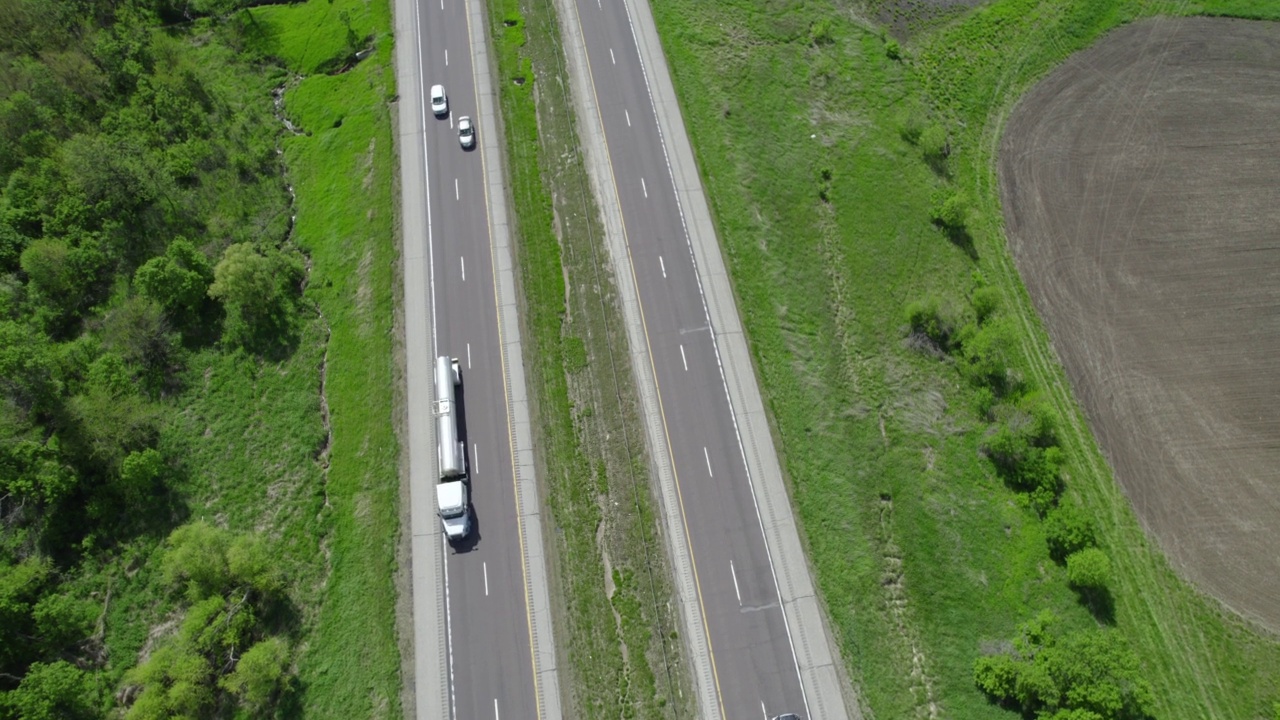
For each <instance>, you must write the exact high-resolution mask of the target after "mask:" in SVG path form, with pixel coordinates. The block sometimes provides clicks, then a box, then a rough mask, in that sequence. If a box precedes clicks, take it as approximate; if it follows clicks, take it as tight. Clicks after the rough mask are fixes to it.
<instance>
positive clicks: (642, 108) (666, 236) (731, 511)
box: [577, 0, 810, 719]
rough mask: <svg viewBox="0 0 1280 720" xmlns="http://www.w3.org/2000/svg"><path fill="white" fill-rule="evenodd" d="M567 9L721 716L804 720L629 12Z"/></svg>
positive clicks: (593, 6) (602, 6) (590, 3)
mask: <svg viewBox="0 0 1280 720" xmlns="http://www.w3.org/2000/svg"><path fill="white" fill-rule="evenodd" d="M577 15H578V18H579V23H580V33H581V37H582V39H583V41H584V42H585V47H586V54H587V59H588V63H589V68H590V80H591V86H592V91H593V92H594V95H595V105H596V107H597V109H598V112H599V115H600V121H601V123H602V125H603V128H604V137H605V142H606V145H607V151H608V157H609V164H610V166H611V171H612V172H611V174H612V182H613V185H614V187H615V188H616V194H617V199H618V203H619V205H620V209H621V215H622V224H623V232H624V234H625V238H626V244H627V249H628V253H629V255H630V265H631V268H632V271H633V273H634V279H635V284H636V289H637V292H638V295H639V304H640V307H641V311H642V317H643V324H644V336H645V340H646V342H647V345H648V349H649V355H650V358H651V361H652V370H653V375H654V378H655V380H656V385H657V389H658V405H659V411H660V413H661V416H662V424H663V434H664V435H665V440H666V445H667V447H668V449H669V452H670V458H671V465H672V469H673V474H674V476H675V481H676V487H677V492H678V502H679V506H680V509H681V514H682V515H683V519H684V525H685V527H686V528H687V538H688V545H689V551H690V552H691V554H692V556H693V566H694V574H695V582H696V588H697V596H698V597H697V598H696V602H697V604H698V607H697V609H696V611H697V612H698V613H700V614H701V615H702V617H703V618H704V622H705V626H706V630H707V636H708V640H709V643H708V644H709V655H710V660H711V666H712V682H713V683H714V685H715V688H716V696H718V704H719V708H718V710H719V714H721V715H723V716H724V717H726V718H734V719H737V718H760V717H765V718H769V717H773V716H774V715H777V714H780V713H783V712H796V713H800V714H801V715H802V716H803V717H806V718H807V717H810V714H809V709H808V707H807V705H808V703H807V700H806V696H805V691H804V688H803V686H802V683H801V679H800V670H799V665H798V662H797V658H796V652H795V649H794V647H793V643H792V638H791V632H790V628H789V624H788V619H787V616H786V614H784V612H783V608H782V602H781V598H780V592H779V587H778V581H777V578H776V576H775V569H774V565H773V558H772V557H771V554H770V549H769V547H768V546H767V544H766V542H765V537H764V529H763V522H762V519H761V514H760V510H759V508H758V507H757V504H756V494H755V492H754V491H753V488H752V484H751V483H752V478H751V477H750V475H749V474H748V471H747V466H746V458H745V456H744V450H743V445H742V443H741V441H740V439H739V435H738V426H737V422H736V420H735V417H734V413H733V411H732V409H731V407H730V404H729V397H728V394H727V389H726V383H725V379H724V375H723V373H722V369H721V359H720V356H719V353H718V350H717V347H716V342H715V337H714V335H713V333H712V328H711V327H710V320H709V314H708V310H707V306H706V303H705V301H704V298H703V289H702V285H701V284H700V282H699V279H698V275H697V272H696V269H695V267H694V256H693V254H692V252H691V246H690V244H689V239H688V234H687V233H686V230H685V226H684V224H685V219H684V216H683V214H682V209H681V207H680V204H679V202H678V201H677V196H676V192H675V186H674V183H673V177H672V171H671V168H670V167H669V165H668V162H667V153H666V149H665V147H664V145H663V138H662V136H661V134H660V130H659V126H658V122H657V117H656V114H655V109H654V105H653V101H652V99H651V97H650V87H649V80H648V78H647V77H646V76H645V72H644V69H643V67H642V64H641V62H640V56H639V49H638V45H637V41H636V36H635V34H634V33H633V30H632V24H631V20H630V18H629V16H628V12H627V8H626V6H625V5H624V4H623V3H621V2H618V1H617V0H614V1H612V2H602V1H601V0H578V1H577Z"/></svg>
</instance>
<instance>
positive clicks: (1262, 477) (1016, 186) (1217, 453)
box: [999, 18, 1280, 631]
mask: <svg viewBox="0 0 1280 720" xmlns="http://www.w3.org/2000/svg"><path fill="white" fill-rule="evenodd" d="M999 172H1000V186H1001V196H1002V200H1003V204H1004V215H1005V222H1006V226H1007V231H1008V236H1009V244H1010V248H1011V250H1012V252H1013V256H1014V258H1015V261H1016V263H1017V265H1018V269H1019V271H1020V273H1021V274H1022V278H1023V280H1024V282H1025V283H1026V286H1027V289H1028V290H1029V291H1030V293H1031V298H1032V300H1033V302H1034V303H1035V305H1036V308H1037V309H1038V310H1039V312H1040V315H1041V316H1042V317H1043V318H1044V321H1045V323H1046V325H1047V327H1048V329H1049V332H1050V335H1051V336H1052V339H1053V343H1054V346H1055V349H1056V350H1057V352H1058V354H1059V356H1060V357H1061V358H1062V361H1063V363H1064V365H1065V367H1066V371H1067V375H1068V377H1069V378H1070V380H1071V383H1072V385H1073V389H1074V391H1075V393H1076V397H1077V398H1078V399H1079V400H1080V402H1081V404H1082V405H1083V407H1084V409H1085V412H1086V414H1087V415H1088V418H1089V421H1090V423H1091V425H1092V427H1093V431H1094V433H1095V434H1096V435H1097V438H1098V442H1099V443H1100V445H1101V447H1102V450H1103V452H1104V454H1105V455H1106V456H1107V459H1108V460H1109V461H1110V463H1111V466H1112V467H1113V468H1114V470H1115V475H1116V478H1117V480H1118V481H1119V482H1120V484H1121V486H1122V487H1123V488H1124V490H1125V493H1126V494H1127V495H1128V497H1129V499H1130V501H1131V502H1132V504H1133V507H1134V509H1135V511H1136V512H1137V515H1138V517H1139V518H1140V520H1141V521H1142V523H1143V525H1144V526H1145V528H1146V530H1147V532H1148V533H1149V534H1151V535H1152V536H1154V537H1155V538H1156V539H1157V540H1158V541H1159V542H1160V545H1161V546H1162V547H1163V549H1164V551H1165V552H1166V553H1167V555H1168V556H1169V558H1170V559H1171V561H1172V562H1173V564H1174V565H1175V567H1177V568H1178V569H1179V570H1180V571H1181V572H1182V573H1183V574H1184V575H1185V576H1186V577H1188V578H1189V579H1191V580H1192V581H1193V582H1195V583H1196V584H1197V585H1198V586H1199V587H1201V588H1203V589H1204V590H1205V591H1207V592H1209V593H1211V594H1213V595H1215V596H1217V597H1218V598H1220V599H1221V600H1222V601H1223V602H1224V603H1225V604H1226V605H1228V606H1229V607H1231V608H1233V609H1234V610H1236V611H1237V612H1239V613H1241V614H1243V615H1245V616H1247V617H1251V618H1253V619H1255V620H1257V621H1260V622H1261V623H1262V624H1264V625H1266V626H1268V627H1269V628H1271V629H1272V630H1275V631H1280V23H1265V22H1252V21H1243V20H1226V19H1209V18H1196V19H1185V20H1172V19H1158V20H1152V21H1144V22H1139V23H1135V24H1133V25H1129V26H1125V27H1122V28H1120V29H1118V30H1116V31H1114V32H1112V33H1111V34H1109V35H1107V36H1106V37H1105V38H1103V39H1102V40H1101V41H1100V42H1098V43H1097V44H1096V45H1095V46H1093V47H1092V48H1090V49H1088V50H1085V51H1082V52H1080V53H1078V54H1076V55H1074V56H1072V57H1071V58H1070V59H1069V60H1068V61H1067V62H1066V63H1065V64H1064V65H1063V66H1062V67H1060V68H1058V69H1057V70H1055V71H1054V72H1053V73H1052V74H1050V75H1049V76H1048V77H1046V78H1045V79H1044V80H1043V81H1041V82H1040V83H1039V84H1038V85H1036V86H1035V88H1033V89H1032V90H1031V92H1029V93H1028V94H1027V95H1026V96H1025V97H1024V98H1023V99H1022V101H1021V102H1020V103H1019V105H1018V106H1017V107H1016V108H1015V109H1014V111H1013V113H1012V115H1011V116H1010V118H1009V122H1008V125H1007V127H1006V129H1005V133H1004V137H1003V139H1002V141H1001V146H1000V155H999Z"/></svg>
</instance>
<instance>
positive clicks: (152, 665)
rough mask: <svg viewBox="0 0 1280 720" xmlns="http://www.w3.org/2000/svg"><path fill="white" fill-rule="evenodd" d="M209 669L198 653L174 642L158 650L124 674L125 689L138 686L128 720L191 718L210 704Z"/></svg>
mask: <svg viewBox="0 0 1280 720" xmlns="http://www.w3.org/2000/svg"><path fill="white" fill-rule="evenodd" d="M212 677H213V668H212V667H211V666H210V664H209V660H208V659H207V658H205V657H203V656H202V655H200V654H199V653H198V652H195V651H194V650H192V649H190V648H188V647H185V646H183V645H182V644H180V643H177V642H170V643H168V644H166V645H163V646H161V647H160V648H159V649H158V650H156V651H155V652H154V653H152V654H151V657H150V658H148V659H147V661H146V662H145V663H143V664H141V665H139V666H138V667H136V668H134V669H132V670H130V671H129V672H128V673H126V674H125V680H124V681H125V683H126V684H127V685H133V686H139V687H140V688H141V691H140V692H139V694H138V696H137V699H136V700H135V701H134V703H133V706H132V707H130V708H129V711H128V712H127V713H126V714H125V717H126V718H127V719H128V720H169V719H170V718H174V717H187V718H195V717H200V716H201V713H202V712H203V711H204V710H205V708H207V707H208V706H210V705H211V704H212V703H213V688H212V687H211V685H210V678H212Z"/></svg>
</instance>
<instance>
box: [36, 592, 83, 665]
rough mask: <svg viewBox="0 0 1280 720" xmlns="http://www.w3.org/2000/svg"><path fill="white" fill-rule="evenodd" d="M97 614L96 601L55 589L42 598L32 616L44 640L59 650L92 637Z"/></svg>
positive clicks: (55, 650)
mask: <svg viewBox="0 0 1280 720" xmlns="http://www.w3.org/2000/svg"><path fill="white" fill-rule="evenodd" d="M97 614H98V608H97V606H95V605H94V604H93V603H91V602H89V601H87V600H83V599H81V598H78V597H76V596H75V595H72V594H70V593H67V592H54V593H50V594H48V595H45V596H44V597H42V598H40V601H39V602H37V603H36V604H35V607H34V608H33V609H32V612H31V617H32V618H33V619H34V620H35V624H36V631H37V632H38V633H39V637H40V639H41V641H42V642H44V644H45V645H46V646H48V647H49V649H50V650H51V651H53V652H59V651H61V650H63V649H65V648H67V647H69V646H71V645H74V644H76V643H79V642H80V641H82V640H84V639H85V638H87V637H89V634H90V633H92V632H93V623H94V620H95V619H96V617H97Z"/></svg>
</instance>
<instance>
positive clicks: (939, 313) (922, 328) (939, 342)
mask: <svg viewBox="0 0 1280 720" xmlns="http://www.w3.org/2000/svg"><path fill="white" fill-rule="evenodd" d="M906 315H907V324H908V325H909V326H910V328H911V332H912V333H918V334H920V335H924V336H925V337H927V338H929V340H931V341H932V342H933V344H934V345H936V346H937V347H938V349H939V350H942V351H944V352H945V351H946V350H948V349H949V348H950V347H951V341H952V337H953V336H954V335H955V322H954V321H953V320H952V319H951V318H950V317H949V316H948V314H947V313H946V312H944V311H943V309H942V304H941V303H940V302H939V301H938V299H937V298H936V297H932V296H930V297H926V298H923V299H921V300H916V301H915V302H912V303H911V304H909V305H907V311H906Z"/></svg>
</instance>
